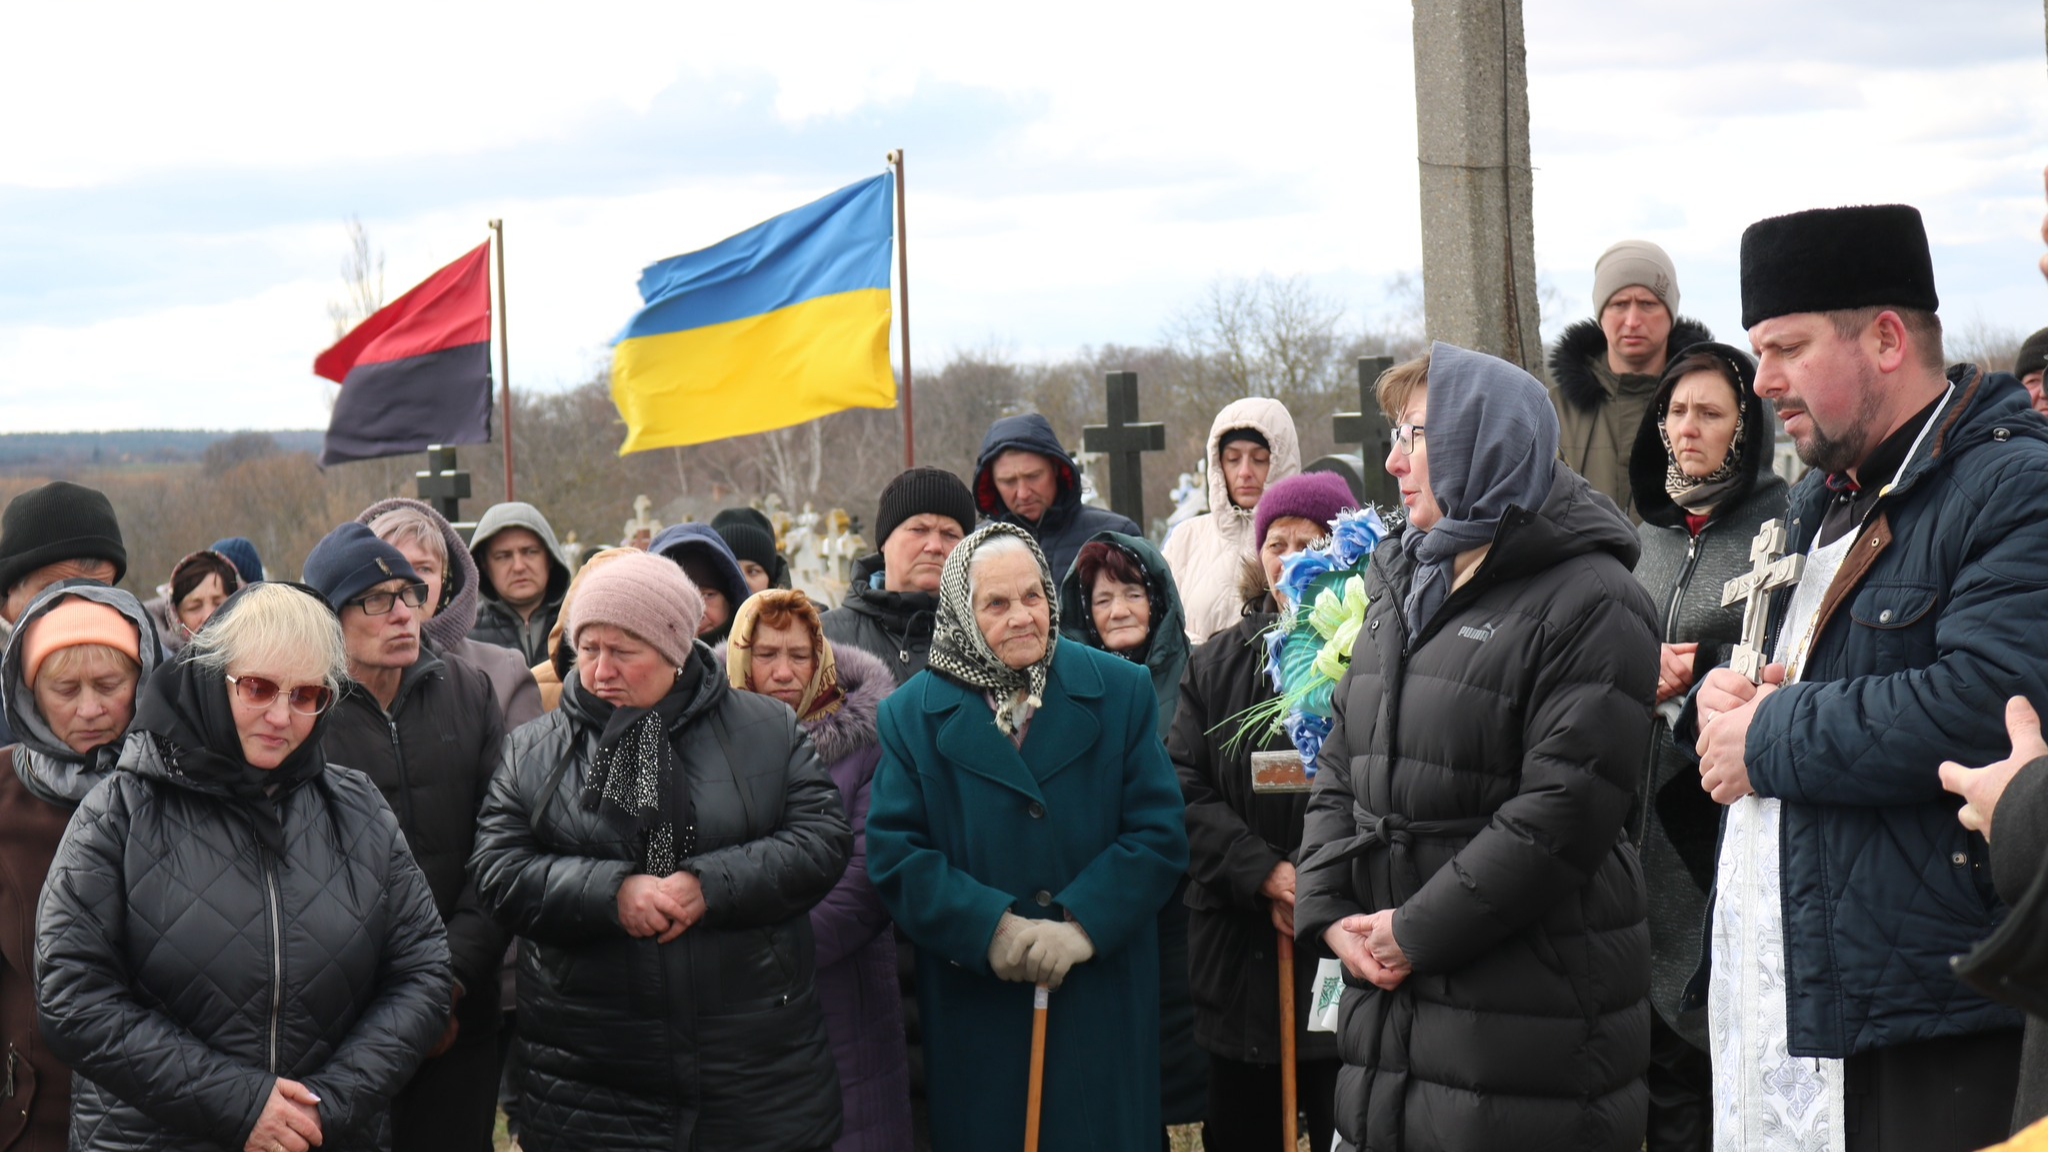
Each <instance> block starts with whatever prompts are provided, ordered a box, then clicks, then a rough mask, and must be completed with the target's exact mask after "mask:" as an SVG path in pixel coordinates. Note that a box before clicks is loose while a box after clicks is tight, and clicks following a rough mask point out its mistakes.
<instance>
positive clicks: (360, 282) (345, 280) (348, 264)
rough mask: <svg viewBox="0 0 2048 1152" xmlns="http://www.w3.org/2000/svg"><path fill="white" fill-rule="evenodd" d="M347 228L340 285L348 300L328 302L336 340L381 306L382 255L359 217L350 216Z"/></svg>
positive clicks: (329, 315)
mask: <svg viewBox="0 0 2048 1152" xmlns="http://www.w3.org/2000/svg"><path fill="white" fill-rule="evenodd" d="M346 227H347V229H348V257H347V258H346V259H344V260H343V261H342V262H341V283H342V286H343V289H344V290H345V291H346V292H347V297H346V298H345V299H342V300H329V301H328V302H327V318H328V319H329V320H332V321H333V322H334V338H335V339H336V340H339V339H341V338H342V337H343V336H346V335H348V330H349V329H351V328H353V327H355V326H356V325H358V324H360V323H362V322H363V320H364V319H365V318H367V317H368V316H369V315H370V314H371V313H373V312H375V311H376V310H377V309H379V308H382V307H383V306H384V253H383V252H382V251H379V250H376V249H373V248H372V247H371V246H370V234H369V232H368V231H367V230H366V229H364V227H363V222H362V219H361V218H360V217H356V216H351V217H349V218H348V223H347V225H346Z"/></svg>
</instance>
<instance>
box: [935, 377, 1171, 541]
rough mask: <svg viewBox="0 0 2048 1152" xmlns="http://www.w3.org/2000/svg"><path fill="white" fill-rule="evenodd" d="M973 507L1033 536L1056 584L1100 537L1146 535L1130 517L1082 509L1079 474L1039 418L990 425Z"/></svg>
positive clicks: (976, 474)
mask: <svg viewBox="0 0 2048 1152" xmlns="http://www.w3.org/2000/svg"><path fill="white" fill-rule="evenodd" d="M974 502H975V505H976V506H977V507H979V508H980V509H981V513H982V515H984V516H986V517H988V518H989V519H991V520H1000V521H1002V522H1003V523H1005V524H1015V525H1016V526H1017V527H1019V528H1022V529H1024V530H1025V531H1026V532H1029V533H1031V535H1032V536H1033V537H1034V538H1036V539H1037V541H1038V547H1039V548H1040V549H1041V550H1042V551H1044V553H1045V561H1046V563H1047V564H1050V565H1051V566H1052V578H1053V579H1054V580H1059V579H1060V578H1061V577H1064V576H1065V575H1066V574H1067V569H1069V568H1071V567H1073V566H1074V556H1075V554H1076V553H1078V552H1080V551H1081V545H1083V544H1086V543H1087V542H1088V538H1089V537H1090V536H1093V535H1095V534H1096V533H1097V532H1101V531H1104V530H1107V531H1110V532H1122V533H1123V534H1124V535H1126V536H1143V535H1144V534H1145V533H1144V531H1143V530H1141V529H1140V528H1139V527H1138V526H1137V525H1136V524H1133V523H1132V522H1131V518H1130V517H1128V516H1121V515H1118V514H1117V513H1115V512H1111V511H1110V510H1109V509H1107V508H1090V507H1088V506H1087V505H1085V504H1083V503H1081V472H1080V469H1079V468H1077V467H1076V466H1075V465H1074V458H1073V457H1072V456H1069V455H1067V450H1066V449H1065V448H1062V447H1061V446H1060V440H1059V437H1057V436H1055V435H1053V434H1052V425H1051V424H1049V423H1047V422H1046V419H1045V417H1043V416H1040V415H1039V414H1038V413H1036V412H1031V413H1027V414H1026V415H1023V416H1005V417H1003V418H1002V419H1000V420H998V421H996V422H995V423H994V424H991V425H989V428H988V434H987V435H985V436H983V437H982V438H981V456H980V457H979V458H978V459H977V460H976V461H975V464H974ZM963 527H969V528H971V527H972V525H963Z"/></svg>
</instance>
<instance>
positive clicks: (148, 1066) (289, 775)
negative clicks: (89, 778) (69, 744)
mask: <svg viewBox="0 0 2048 1152" xmlns="http://www.w3.org/2000/svg"><path fill="white" fill-rule="evenodd" d="M177 671H178V666H177V665H171V666H168V667H166V668H165V669H163V670H161V671H159V672H158V673H157V676H156V677H154V678H152V681H151V683H152V686H154V685H155V684H157V683H158V682H159V681H160V680H162V679H163V678H164V677H165V676H166V675H169V674H175V673H176V672H177ZM216 683H217V682H216ZM223 706H225V705H224V704H223ZM140 724H141V721H138V727H139V726H140ZM312 739H317V733H316V735H315V736H314V737H312ZM277 772H278V773H279V774H280V778H279V779H277V780H275V781H274V782H275V783H276V784H277V785H278V787H279V790H278V792H277V794H276V795H275V796H274V797H272V798H271V799H270V801H269V806H270V808H271V809H272V812H273V813H274V817H273V816H272V815H271V814H270V813H264V812H262V811H260V810H259V809H258V807H257V805H256V804H255V803H254V802H251V801H249V800H245V799H241V798H238V797H237V796H236V795H235V794H234V793H233V791H232V790H231V789H232V784H231V783H230V782H228V781H224V780H222V779H219V778H217V775H216V774H215V773H213V772H211V771H208V770H207V769H206V768H204V767H197V766H194V765H191V764H189V763H187V762H186V761H185V758H183V757H182V756H181V754H180V753H179V751H178V750H177V749H176V748H175V747H174V746H172V745H171V744H170V743H169V742H168V741H167V740H165V739H163V738H161V737H159V736H158V735H156V734H155V733H152V732H147V731H137V732H134V733H132V734H131V735H130V736H129V739H128V744H127V747H126V748H125V750H124V751H123V753H122V758H121V762H120V770H119V771H117V772H116V773H115V774H114V776H113V778H112V779H110V780H109V781H108V782H107V783H105V784H103V785H101V786H100V787H99V788H97V789H95V790H94V791H93V792H92V794H91V795H89V796H87V797H86V798H85V802H84V803H83V804H81V805H79V808H78V812H77V814H76V815H75V816H73V818H72V821H71V827H70V829H69V830H68V831H67V832H66V833H65V835H64V842H63V844H62V845H60V846H59V848H58V850H57V858H56V860H55V861H54V862H53V863H52V864H51V866H50V875H49V880H48V882H47V884H46V885H45V887H44V889H43V901H42V908H41V912H40V915H39V917H38V927H37V933H36V971H37V975H38V979H37V984H38V991H39V994H40V1001H41V1004H40V1007H41V1015H42V1027H43V1035H44V1037H45V1039H46V1040H47V1041H48V1042H49V1045H50V1048H51V1050H52V1051H54V1052H56V1053H57V1055H58V1056H59V1058H61V1059H62V1060H64V1062H65V1063H67V1064H69V1065H70V1066H71V1068H72V1071H73V1072H74V1073H76V1076H75V1078H74V1079H73V1081H72V1104H71V1147H72V1148H74V1149H136V1150H143V1149H147V1150H149V1152H160V1150H168V1149H192V1150H194V1152H197V1150H200V1149H219V1148H240V1147H242V1146H243V1144H244V1142H245V1141H246V1140H247V1138H248V1135H249V1132H250V1130H251V1129H252V1128H254V1127H255V1125H256V1120H257V1117H259V1116H260V1115H261V1114H262V1112H263V1105H264V1103H265V1101H266V1100H267V1099H268V1098H269V1095H270V1089H271V1084H272V1082H273V1081H274V1080H275V1079H276V1078H277V1077H278V1076H285V1077H289V1078H291V1079H294V1080H298V1081H300V1082H302V1083H304V1084H305V1085H306V1087H308V1088H310V1089H311V1090H312V1091H313V1093H314V1094H315V1095H317V1096H319V1097H320V1104H319V1112H320V1125H321V1131H322V1135H323V1136H324V1137H325V1143H324V1144H323V1145H322V1149H323V1152H339V1150H342V1149H372V1148H381V1147H384V1146H385V1145H386V1141H387V1139H388V1137H387V1134H386V1120H387V1116H388V1109H389V1106H390V1102H391V1097H392V1096H393V1095H394V1094H395V1093H396V1092H397V1091H398V1090H399V1088H401V1087H402V1086H404V1084H405V1083H406V1081H407V1080H409V1079H410V1078H411V1077H412V1074H413V1071H414V1070H415V1069H416V1068H418V1067H419V1064H420V1060H421V1058H422V1057H423V1056H424V1055H425V1054H426V1051H427V1049H428V1047H429V1046H431V1045H432V1044H433V1043H434V1041H436V1040H438V1039H439V1038H440V1036H441V1031H442V1028H443V1026H444V1025H445V1024H446V1022H447V1018H448V987H449V977H448V945H447V937H446V934H445V933H444V932H443V931H442V928H441V917H440V916H439V915H437V914H436V913H435V911H434V898H433V894H432V893H431V892H430V891H429V890H428V888H427V881H426V877H425V876H423V875H421V874H420V870H419V868H418V867H417V866H416V865H414V863H413V860H412V854H411V853H410V852H408V851H407V850H406V846H405V838H404V836H403V835H401V834H400V832H399V830H398V821H397V820H396V819H395V818H393V817H392V815H391V809H390V808H389V807H387V806H386V805H385V803H384V798H383V797H382V796H380V795H378V793H377V788H376V786H375V785H373V784H371V783H370V781H369V780H368V779H367V778H366V777H364V776H363V775H362V774H361V773H359V772H353V771H350V770H348V769H345V768H335V767H329V766H328V765H327V764H326V763H325V762H324V761H323V760H321V758H320V757H319V756H317V755H315V756H313V757H311V759H310V761H309V762H307V763H305V764H303V765H302V766H301V767H300V768H299V769H298V770H294V769H293V768H292V767H291V766H289V765H288V766H286V767H281V768H279V769H277ZM271 819H274V820H275V821H276V822H277V824H276V826H278V827H281V830H282V835H283V841H282V842H283V844H284V846H285V847H284V854H283V858H282V859H280V858H279V857H278V856H276V855H274V854H273V853H272V852H271V850H270V849H269V848H267V847H265V845H264V843H263V840H262V838H261V836H260V835H259V832H258V830H257V828H258V824H259V822H263V821H267V820H271Z"/></svg>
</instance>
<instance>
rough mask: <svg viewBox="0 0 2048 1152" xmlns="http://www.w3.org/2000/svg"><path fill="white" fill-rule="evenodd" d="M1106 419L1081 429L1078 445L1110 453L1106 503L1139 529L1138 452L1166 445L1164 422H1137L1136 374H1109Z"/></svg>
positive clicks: (1141, 474) (1141, 487)
mask: <svg viewBox="0 0 2048 1152" xmlns="http://www.w3.org/2000/svg"><path fill="white" fill-rule="evenodd" d="M1108 385H1109V387H1108V391H1109V423H1108V424H1090V425H1088V426H1086V427H1084V428H1082V429H1081V447H1082V448H1083V449H1084V450H1085V451H1089V452H1100V453H1102V454H1103V455H1105V456H1108V457H1109V506H1110V507H1111V508H1114V509H1116V510H1117V511H1118V512H1120V513H1122V514H1123V515H1125V516H1128V517H1130V518H1131V522H1132V523H1134V524H1136V525H1137V526H1138V531H1140V532H1144V531H1145V530H1146V524H1145V467H1144V457H1143V456H1142V455H1141V453H1145V452H1158V451H1162V450H1163V449H1165V447H1166V425H1164V424H1159V423H1151V424H1141V423H1139V422H1138V374H1137V373H1136V372H1111V373H1110V374H1109V376H1108Z"/></svg>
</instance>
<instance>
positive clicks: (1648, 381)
mask: <svg viewBox="0 0 2048 1152" xmlns="http://www.w3.org/2000/svg"><path fill="white" fill-rule="evenodd" d="M1713 338H1714V334H1713V333H1711V332H1709V331H1707V328H1706V326H1705V325H1703V324H1701V323H1700V322H1699V321H1697V320H1689V319H1686V318H1684V317H1681V316H1679V315H1678V273H1677V271H1676V270H1675V269H1674V268H1673V267H1672V264H1671V257H1670V256H1668V255H1666V254H1665V252H1664V249H1662V248H1659V247H1658V246H1657V245H1655V244H1652V243H1650V242H1649V241H1648V240H1623V241H1621V242H1620V243H1617V244H1615V245H1614V246H1612V247H1610V248H1609V249H1607V251H1605V252H1602V253H1601V254H1600V259H1599V260H1598V261H1597V262H1595V263H1594V265H1593V318H1592V319H1591V320H1581V321H1579V322H1578V323H1576V324H1574V325H1572V326H1571V327H1569V328H1566V329H1565V330H1564V333H1563V334H1562V335H1560V336H1559V337H1558V338H1557V343H1556V344H1555V345H1553V346H1552V347H1551V349H1550V404H1551V407H1553V408H1555V409H1556V410H1557V424H1558V445H1559V447H1560V449H1561V450H1562V452H1563V454H1564V461H1565V463H1567V464H1569V465H1571V466H1572V467H1573V468H1574V469H1575V470H1577V472H1578V473H1579V475H1581V476H1584V477H1585V478H1586V482H1587V483H1588V484H1591V485H1592V486H1593V488H1594V489H1595V490H1596V491H1599V492H1605V493H1606V494H1607V498H1608V499H1610V500H1612V501H1614V504H1615V507H1617V508H1620V509H1621V510H1622V511H1623V512H1624V513H1627V514H1628V516H1629V517H1630V519H1632V520H1633V519H1635V518H1636V510H1635V505H1634V503H1633V501H1632V489H1631V486H1630V483H1629V474H1628V458H1629V451H1630V449H1631V448H1633V447H1634V445H1635V442H1636V429H1637V428H1638V427H1639V426H1640V425H1641V424H1642V422H1643V409H1644V408H1645V407H1647V406H1648V405H1649V403H1650V396H1651V395H1652V394H1653V393H1655V392H1656V391H1657V380H1658V378H1659V377H1660V376H1662V375H1663V374H1664V365H1665V363H1666V362H1667V361H1669V360H1670V359H1671V358H1672V357H1674V356H1677V355H1678V353H1679V352H1681V351H1683V350H1684V349H1685V348H1686V346H1687V345H1690V344H1697V343H1699V342H1701V341H1703V340H1712V339H1713Z"/></svg>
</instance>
